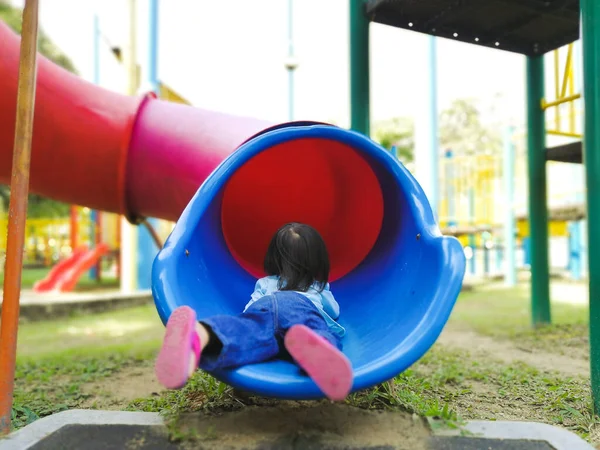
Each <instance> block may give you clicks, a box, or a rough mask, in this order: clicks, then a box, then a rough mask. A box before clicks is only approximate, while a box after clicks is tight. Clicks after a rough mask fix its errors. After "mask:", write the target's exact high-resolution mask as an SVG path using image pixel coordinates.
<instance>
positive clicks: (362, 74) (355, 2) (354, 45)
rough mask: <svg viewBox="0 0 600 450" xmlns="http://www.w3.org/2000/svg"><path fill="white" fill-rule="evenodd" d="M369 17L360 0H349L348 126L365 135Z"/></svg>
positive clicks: (367, 131) (367, 127)
mask: <svg viewBox="0 0 600 450" xmlns="http://www.w3.org/2000/svg"><path fill="white" fill-rule="evenodd" d="M369 86H370V85H369V19H368V17H367V15H366V12H365V1H364V0H350V128H351V129H353V130H354V131H358V132H359V133H362V134H364V135H365V136H369V135H370V133H371V124H370V95H369V89H370V87H369Z"/></svg>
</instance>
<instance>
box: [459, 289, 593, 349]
mask: <svg viewBox="0 0 600 450" xmlns="http://www.w3.org/2000/svg"><path fill="white" fill-rule="evenodd" d="M529 295H530V294H529V285H519V286H517V287H515V288H511V289H507V288H503V287H491V288H483V289H477V290H475V291H470V292H465V293H463V294H461V295H460V297H459V299H458V302H457V304H456V307H455V308H454V311H453V312H452V316H451V318H450V321H449V325H450V326H453V327H458V328H468V329H471V330H474V331H476V332H477V333H479V334H483V335H487V336H491V337H494V338H500V339H509V340H513V341H516V342H518V343H519V345H520V346H522V347H526V348H529V349H531V350H535V349H539V350H545V351H549V352H553V353H561V354H566V353H570V352H572V351H573V350H577V351H579V353H581V354H583V355H585V354H587V353H589V336H588V332H589V331H588V320H589V310H588V307H587V306H581V305H571V304H566V303H559V302H553V303H552V324H551V325H546V326H540V327H537V328H534V327H532V325H531V303H530V298H529Z"/></svg>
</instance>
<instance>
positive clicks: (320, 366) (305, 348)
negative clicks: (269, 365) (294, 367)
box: [285, 325, 353, 400]
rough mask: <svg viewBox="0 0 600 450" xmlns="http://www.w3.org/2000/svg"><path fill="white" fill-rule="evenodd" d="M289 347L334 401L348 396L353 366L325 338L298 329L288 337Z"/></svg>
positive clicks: (287, 334) (288, 334) (307, 330)
mask: <svg viewBox="0 0 600 450" xmlns="http://www.w3.org/2000/svg"><path fill="white" fill-rule="evenodd" d="M285 347H286V349H287V351H288V352H289V353H290V355H292V357H293V358H294V360H295V361H296V363H297V364H298V365H299V366H300V367H302V369H303V370H304V371H305V372H306V373H307V374H308V376H309V377H311V378H312V380H313V381H314V382H315V384H316V385H317V386H319V388H320V389H321V391H323V393H324V394H325V395H326V396H327V397H328V398H329V399H330V400H344V399H345V398H346V397H347V396H348V394H349V393H350V390H351V389H352V382H353V373H352V365H351V364H350V361H349V360H348V358H346V356H345V355H344V354H343V353H342V352H341V351H340V350H338V349H337V348H336V347H334V346H333V345H332V344H331V343H330V342H329V341H328V340H327V339H325V338H324V337H323V336H322V335H320V334H317V333H316V332H315V331H313V330H312V329H310V328H309V327H307V326H306V325H294V326H293V327H291V328H290V329H289V331H288V332H287V333H286V335H285Z"/></svg>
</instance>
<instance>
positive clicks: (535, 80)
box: [527, 55, 551, 325]
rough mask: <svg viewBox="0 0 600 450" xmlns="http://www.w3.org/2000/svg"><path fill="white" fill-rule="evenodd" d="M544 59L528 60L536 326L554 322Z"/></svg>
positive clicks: (531, 212)
mask: <svg viewBox="0 0 600 450" xmlns="http://www.w3.org/2000/svg"><path fill="white" fill-rule="evenodd" d="M543 98H544V56H543V55H540V56H529V57H527V161H528V168H527V170H528V178H529V228H530V245H531V247H530V248H531V315H532V322H533V324H534V325H539V324H544V323H550V322H551V317H550V270H549V266H548V210H547V198H546V195H547V194H546V155H545V150H546V127H545V123H544V118H545V114H544V111H543V110H542V106H541V101H542V99H543Z"/></svg>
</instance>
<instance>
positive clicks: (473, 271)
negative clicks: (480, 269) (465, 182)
mask: <svg viewBox="0 0 600 450" xmlns="http://www.w3.org/2000/svg"><path fill="white" fill-rule="evenodd" d="M469 225H475V190H474V189H473V187H470V188H469ZM468 242H469V247H471V250H472V252H471V255H472V256H471V260H470V261H469V263H470V264H469V267H470V268H471V275H475V274H477V260H476V259H477V258H476V257H477V251H476V250H477V249H476V246H477V245H476V244H477V241H476V240H475V235H474V234H472V233H471V234H469V241H468Z"/></svg>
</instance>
